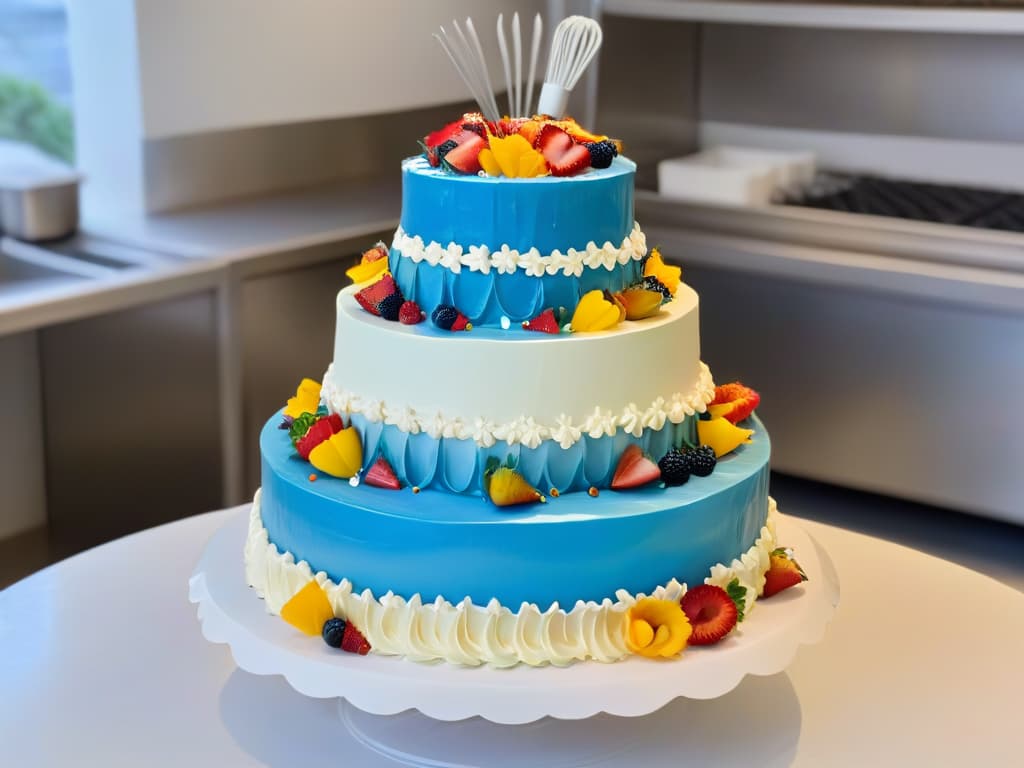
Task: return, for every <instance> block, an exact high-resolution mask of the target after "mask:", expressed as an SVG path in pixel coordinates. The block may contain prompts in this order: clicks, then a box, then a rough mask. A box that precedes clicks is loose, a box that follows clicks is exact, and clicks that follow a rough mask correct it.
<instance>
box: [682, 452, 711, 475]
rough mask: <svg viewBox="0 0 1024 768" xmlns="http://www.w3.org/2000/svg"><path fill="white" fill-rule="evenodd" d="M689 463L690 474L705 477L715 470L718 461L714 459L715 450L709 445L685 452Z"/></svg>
mask: <svg viewBox="0 0 1024 768" xmlns="http://www.w3.org/2000/svg"><path fill="white" fill-rule="evenodd" d="M686 456H687V459H688V460H689V462H690V472H691V473H692V474H693V475H696V476H697V477H707V476H708V475H710V474H711V473H712V472H714V470H715V465H716V464H717V463H718V459H717V458H716V457H715V449H714V448H712V447H711V446H710V445H702V446H700V447H699V448H694V449H693V450H692V451H687V452H686Z"/></svg>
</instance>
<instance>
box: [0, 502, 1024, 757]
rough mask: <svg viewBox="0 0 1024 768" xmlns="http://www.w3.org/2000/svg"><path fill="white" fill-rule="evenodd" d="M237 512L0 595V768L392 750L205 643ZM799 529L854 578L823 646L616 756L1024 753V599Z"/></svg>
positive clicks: (675, 707) (156, 533) (651, 731)
mask: <svg viewBox="0 0 1024 768" xmlns="http://www.w3.org/2000/svg"><path fill="white" fill-rule="evenodd" d="M233 512H234V511H233V510H228V511H225V512H214V513H210V514H207V515H201V516H198V517H193V518H189V519H186V520H182V521H180V522H177V523H172V524H169V525H165V526H162V527H159V528H154V529H152V530H148V531H144V532H142V533H138V534H135V535H133V536H129V537H126V538H124V539H120V540H118V541H115V542H112V543H110V544H106V545H104V546H102V547H98V548H96V549H93V550H90V551H88V552H85V553H82V554H80V555H78V556H76V557H73V558H70V559H69V560H65V561H64V562H61V563H58V564H56V565H54V566H52V567H50V568H47V569H46V570H43V571H40V572H39V573H37V574H35V575H33V576H30V577H29V578H27V579H24V580H23V581H21V582H18V583H17V584H14V585H12V586H11V587H9V588H8V589H6V590H4V591H3V592H0V750H2V752H0V754H2V759H0V763H2V764H3V765H5V766H8V765H9V766H12V767H13V766H57V765H76V766H77V765H97V766H105V767H108V766H120V765H131V766H137V765H146V766H163V765H168V766H171V765H173V766H181V765H201V766H206V765H211V766H213V765H216V766H236V765H243V766H253V765H272V766H278V765H281V766H290V765H309V766H327V765H347V766H360V767H361V766H367V767H368V768H373V767H375V766H394V765H396V763H395V762H393V761H391V760H388V759H386V758H383V757H379V756H377V755H375V754H373V753H371V752H369V751H368V750H366V749H365V748H364V747H362V746H360V745H359V744H357V743H355V742H354V740H353V739H352V737H351V736H350V735H349V734H348V732H347V731H346V730H345V728H344V727H343V726H342V724H341V722H340V721H339V719H338V716H337V710H336V707H335V704H334V702H332V701H329V700H316V699H307V698H305V697H303V696H301V695H300V694H298V693H296V692H295V691H293V690H292V689H291V688H290V687H289V686H288V685H287V683H285V682H284V681H283V680H282V679H281V678H279V677H256V676H253V675H250V674H248V673H246V672H243V671H241V670H239V669H237V668H236V667H235V665H234V663H233V662H232V659H231V656H230V652H229V651H228V649H227V647H226V646H222V645H212V644H210V643H208V642H206V641H205V640H204V639H203V637H202V635H201V634H200V629H199V623H198V621H197V619H196V616H195V607H194V606H192V605H190V604H189V602H188V599H187V593H188V577H189V574H190V573H191V571H192V568H193V566H194V564H195V562H196V560H197V559H198V557H199V554H200V552H201V551H202V549H203V547H204V546H205V544H206V541H207V539H208V538H209V536H210V535H211V534H212V533H213V532H214V531H215V530H216V529H217V528H218V527H219V526H220V525H222V524H223V523H224V522H225V521H226V520H227V518H228V516H229V515H230V514H232V513H233ZM235 513H237V512H235ZM801 524H802V525H804V526H805V528H806V530H807V531H808V532H809V533H810V534H811V535H812V536H814V537H815V538H816V539H817V540H818V542H819V543H820V544H821V545H823V546H824V548H825V549H827V550H828V552H829V554H830V555H831V557H832V559H833V562H834V563H835V566H836V569H837V571H838V572H839V574H840V580H841V583H842V601H841V603H840V606H839V611H838V613H837V615H836V618H835V619H834V621H833V623H832V625H831V627H830V628H829V632H828V634H827V636H826V638H825V640H824V642H823V643H821V644H820V645H817V646H810V647H805V648H802V649H801V650H800V652H799V653H798V655H797V658H796V661H795V662H794V663H793V665H792V666H791V667H790V669H789V670H788V672H786V673H784V674H780V675H774V676H772V677H767V678H747V679H746V680H745V681H744V682H743V683H742V684H741V685H740V686H739V687H738V688H737V689H736V690H734V691H733V692H732V693H730V694H728V695H726V696H724V697H722V698H721V699H717V700H713V701H689V700H677V701H676V702H674V703H672V704H670V705H668V706H667V707H665V708H664V709H663V710H661V711H660V712H657V713H655V714H653V715H650V716H649V717H646V718H642V719H639V720H635V721H629V727H628V729H625V728H624V730H628V731H629V732H630V733H631V734H633V735H636V734H637V733H640V734H642V736H643V738H642V739H641V744H642V751H643V761H642V763H635V762H634V760H635V759H636V758H638V757H639V755H638V753H637V752H633V753H627V755H626V756H624V757H623V758H622V760H621V761H619V762H618V763H616V762H614V759H612V758H610V759H611V760H613V761H612V762H603V763H601V764H602V765H606V764H607V765H612V764H622V765H633V764H643V765H646V766H661V765H673V766H675V765H691V764H692V765H734V764H743V765H754V764H757V765H758V766H759V768H760V766H768V765H804V766H825V765H828V766H843V765H850V766H862V765H868V764H876V765H910V764H914V765H925V764H928V765H938V766H945V765H958V764H964V763H966V764H970V765H1011V764H1013V765H1020V764H1022V758H1021V754H1022V751H1024V747H1022V746H1021V741H1020V725H1021V714H1022V712H1024V706H1022V691H1024V594H1022V593H1020V592H1017V591H1015V590H1013V589H1011V588H1009V587H1007V586H1004V585H1002V584H1000V583H998V582H996V581H994V580H992V579H989V578H988V577H986V576H983V575H981V574H978V573H975V572H973V571H969V570H967V569H964V568H961V567H959V566H957V565H954V564H951V563H948V562H945V561H943V560H939V559H936V558H933V557H930V556H927V555H924V554H921V553H919V552H916V551H914V550H910V549H906V548H904V547H900V546H897V545H894V544H891V543H888V542H885V541H881V540H879V539H874V538H870V537H867V536H862V535H860V534H856V533H851V532H848V531H843V530H840V529H837V528H832V527H829V526H824V525H821V524H817V523H813V522H810V521H801ZM239 550H241V544H240V545H239ZM239 557H241V551H239ZM604 717H606V716H604ZM530 727H531V726H523V728H530ZM566 727H572V723H567V724H566ZM609 727H620V728H622V727H623V725H622V723H618V724H617V725H616V724H613V723H609ZM524 735H526V736H527V737H528V734H527V733H526V732H524ZM638 749H640V748H639V747H638ZM451 759H452V760H453V761H457V760H458V751H457V745H453V754H452V755H451ZM752 760H754V762H753V763H752V762H751V761H752ZM533 764H534V765H535V764H536V763H533Z"/></svg>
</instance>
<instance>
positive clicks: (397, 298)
mask: <svg viewBox="0 0 1024 768" xmlns="http://www.w3.org/2000/svg"><path fill="white" fill-rule="evenodd" d="M404 303H405V299H403V298H402V294H400V293H392V294H391V295H390V296H386V297H385V298H384V299H382V300H381V302H380V304H378V305H377V312H379V313H380V316H381V317H383V318H384V319H385V320H391V321H395V320H397V319H398V314H399V311H400V310H401V308H402V305H403V304H404Z"/></svg>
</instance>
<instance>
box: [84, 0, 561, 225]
mask: <svg viewBox="0 0 1024 768" xmlns="http://www.w3.org/2000/svg"><path fill="white" fill-rule="evenodd" d="M547 10H548V3H547V2H546V0H516V2H511V1H510V0H431V2H413V1H412V0H374V2H353V1H352V0H216V1H215V2H213V1H211V0H174V2H167V1H166V0H68V21H69V25H68V26H69V41H70V48H71V64H72V76H73V79H74V90H75V93H74V109H75V119H76V146H77V151H78V159H79V165H80V167H81V169H82V170H83V171H84V172H85V173H86V175H87V176H88V182H87V184H86V186H85V189H84V199H83V209H84V215H85V219H86V221H87V222H88V220H89V218H90V217H91V216H101V217H103V218H109V217H112V216H118V215H125V214H129V215H130V214H144V213H147V212H152V211H154V210H158V209H166V208H168V207H180V206H182V205H188V204H190V202H192V201H190V200H189V199H188V196H187V194H185V195H183V194H167V192H166V190H159V189H158V180H156V181H155V180H154V179H152V178H150V175H151V173H152V169H153V168H159V167H161V163H160V162H159V161H157V162H154V161H153V158H152V157H150V154H151V153H155V152H159V151H160V148H161V146H162V142H165V141H167V140H173V139H176V138H179V137H194V136H202V135H205V134H219V135H220V137H221V138H220V143H219V145H220V146H222V145H223V137H224V135H225V134H229V133H230V132H232V131H252V130H253V129H259V128H263V127H268V128H272V127H275V126H282V125H296V124H303V123H315V122H320V121H330V120H339V119H346V118H356V117H360V116H366V115H379V114H384V113H393V112H404V111H407V110H414V109H417V108H424V107H430V106H435V105H440V104H454V103H457V102H461V101H464V100H466V99H468V98H469V91H468V89H467V88H466V86H465V85H464V84H463V83H462V81H461V80H460V79H459V77H458V75H457V74H456V72H455V70H454V69H453V67H452V66H451V64H450V63H449V62H448V60H447V57H446V56H445V54H444V52H443V51H442V49H441V47H440V46H439V45H438V43H437V42H436V41H435V40H434V39H433V37H432V33H433V32H434V31H436V30H437V28H438V26H439V25H440V24H448V23H450V21H451V19H452V18H459V19H464V18H465V17H466V16H467V15H471V16H472V17H473V19H474V20H475V22H476V23H477V27H478V32H479V34H480V37H481V42H482V43H483V44H484V47H485V49H487V52H488V54H489V64H490V66H491V75H492V80H493V82H494V83H495V84H496V85H497V84H498V83H499V81H501V82H503V80H504V78H503V76H499V73H500V71H501V70H500V58H499V56H498V51H497V45H496V42H495V40H496V38H495V31H494V28H495V21H496V19H497V16H498V14H499V13H502V12H503V13H505V14H506V15H507V16H510V15H511V14H512V13H513V12H514V11H518V12H519V13H520V14H523V15H525V16H526V17H528V18H529V17H532V16H533V14H534V13H536V12H538V11H540V12H545V13H546V12H547ZM545 48H546V46H545ZM248 138H249V139H250V140H251V139H252V137H251V136H250V137H248ZM291 138H292V137H291V136H290V135H288V134H287V132H285V133H283V134H277V135H275V136H274V137H273V139H272V140H271V141H270V142H269V144H266V145H265V146H266V149H265V151H267V152H270V153H287V152H289V151H290V150H291V144H290V142H291ZM260 141H262V139H260ZM250 143H251V142H250ZM219 154H220V153H219V152H211V153H210V154H209V155H208V159H209V160H211V161H212V162H216V161H217V157H218V155H219ZM270 165H273V164H272V163H271V164H270ZM207 170H208V169H207ZM177 171H178V173H177V174H176V176H177V178H178V181H179V183H180V182H181V179H182V177H183V176H187V175H188V172H189V169H188V168H185V169H181V168H178V169H177ZM208 175H209V174H208V173H207V176H208ZM269 182H270V183H271V185H272V183H273V179H269ZM260 183H261V186H260V187H259V188H258V189H252V190H248V191H249V193H253V192H261V191H265V190H266V188H267V183H268V179H267V177H266V175H265V174H264V175H261V176H260ZM182 189H183V190H184V191H186V192H187V190H188V184H187V183H186V184H185V185H184V186H183V187H182ZM206 192H207V193H209V190H208V189H207V190H206ZM239 192H241V193H242V194H244V193H245V192H246V190H241V191H239V190H233V193H236V194H237V193H239Z"/></svg>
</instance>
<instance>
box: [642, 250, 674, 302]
mask: <svg viewBox="0 0 1024 768" xmlns="http://www.w3.org/2000/svg"><path fill="white" fill-rule="evenodd" d="M649 275H650V276H654V277H656V278H658V280H660V281H661V283H662V285H664V286H665V287H666V288H668V289H669V291H671V293H672V295H673V296H675V293H676V290H677V289H678V288H679V281H680V279H681V278H682V276H683V270H682V268H681V267H673V266H671V265H670V264H666V263H665V261H664V260H663V259H662V258H661V253H660V252H659V251H658V249H657V248H652V249H651V255H650V256H649V257H648V258H647V263H646V264H644V277H647V276H649Z"/></svg>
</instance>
